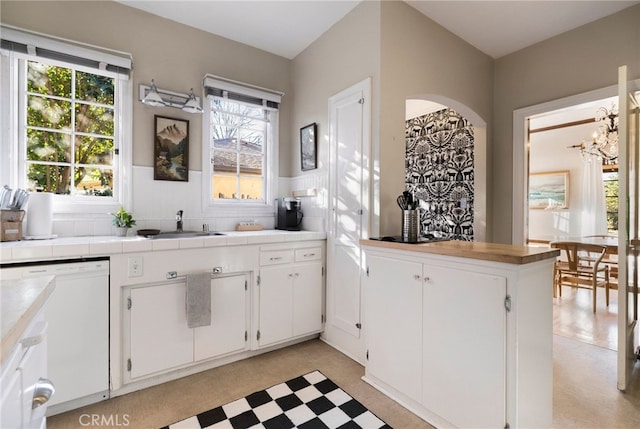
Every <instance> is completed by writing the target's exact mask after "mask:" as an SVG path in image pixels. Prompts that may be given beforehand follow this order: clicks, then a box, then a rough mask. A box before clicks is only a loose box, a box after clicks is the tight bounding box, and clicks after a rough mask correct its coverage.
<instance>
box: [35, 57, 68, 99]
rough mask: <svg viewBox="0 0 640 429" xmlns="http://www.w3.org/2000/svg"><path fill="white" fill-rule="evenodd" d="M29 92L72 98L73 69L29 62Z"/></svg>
mask: <svg viewBox="0 0 640 429" xmlns="http://www.w3.org/2000/svg"><path fill="white" fill-rule="evenodd" d="M27 91H29V92H37V93H38V94H47V95H54V96H58V97H65V98H71V69H67V68H63V67H56V66H50V65H48V64H43V63H38V62H34V61H29V62H28V65H27Z"/></svg>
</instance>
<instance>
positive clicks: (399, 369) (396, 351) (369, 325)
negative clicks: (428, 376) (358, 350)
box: [365, 256, 422, 399]
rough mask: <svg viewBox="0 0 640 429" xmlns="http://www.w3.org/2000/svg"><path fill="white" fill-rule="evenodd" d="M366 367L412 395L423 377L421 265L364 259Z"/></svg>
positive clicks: (414, 394) (375, 374) (376, 258)
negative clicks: (365, 274)
mask: <svg viewBox="0 0 640 429" xmlns="http://www.w3.org/2000/svg"><path fill="white" fill-rule="evenodd" d="M367 261H368V268H369V278H368V281H367V282H366V285H367V314H366V320H367V322H366V325H365V326H366V331H367V356H368V358H367V371H368V372H369V373H370V374H372V375H374V376H375V377H377V378H379V379H381V380H385V382H387V383H388V384H389V385H390V386H393V387H394V388H395V389H397V390H398V391H400V392H402V393H404V394H405V395H408V396H409V397H411V398H416V399H418V398H420V395H421V393H422V390H421V376H422V339H421V336H422V264H420V263H417V262H411V261H402V260H399V259H392V258H387V257H382V256H370V257H369V258H368V260H367Z"/></svg>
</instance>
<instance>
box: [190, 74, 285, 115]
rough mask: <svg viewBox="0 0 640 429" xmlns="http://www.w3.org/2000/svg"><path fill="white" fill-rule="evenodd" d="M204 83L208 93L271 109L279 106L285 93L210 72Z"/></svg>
mask: <svg viewBox="0 0 640 429" xmlns="http://www.w3.org/2000/svg"><path fill="white" fill-rule="evenodd" d="M203 84H204V89H205V94H206V95H210V96H214V97H223V98H229V99H232V100H236V101H241V102H245V103H249V104H255V105H259V106H263V107H267V108H271V109H277V108H278V106H279V105H280V102H281V101H282V96H283V95H284V92H280V91H275V90H272V89H267V88H262V87H259V86H255V85H251V84H247V83H243V82H238V81H235V80H231V79H226V78H223V77H220V76H214V75H209V74H208V75H205V77H204V80H203Z"/></svg>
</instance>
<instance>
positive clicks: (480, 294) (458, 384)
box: [422, 265, 507, 428]
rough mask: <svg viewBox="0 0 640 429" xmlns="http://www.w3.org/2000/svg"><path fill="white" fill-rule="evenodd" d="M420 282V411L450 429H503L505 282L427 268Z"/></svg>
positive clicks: (461, 272) (474, 273) (476, 273)
mask: <svg viewBox="0 0 640 429" xmlns="http://www.w3.org/2000/svg"><path fill="white" fill-rule="evenodd" d="M424 277H425V281H424V308H423V314H424V318H423V335H424V337H423V344H424V347H423V356H424V361H423V367H422V368H423V379H422V380H423V404H424V406H425V407H426V408H428V409H429V410H431V411H433V412H434V413H436V414H438V415H439V416H440V417H442V418H444V419H447V420H448V421H449V422H450V423H451V424H453V425H454V426H456V427H487V428H489V427H493V428H498V427H505V422H506V401H505V395H506V374H505V368H506V358H505V355H506V326H507V315H506V310H505V307H504V300H505V297H506V294H507V285H506V279H505V278H504V277H498V276H494V275H487V274H482V273H478V272H472V271H463V270H460V269H453V268H444V267H436V266H431V265H427V266H425V268H424ZM451 398H455V401H452V400H451ZM463 410H464V411H463Z"/></svg>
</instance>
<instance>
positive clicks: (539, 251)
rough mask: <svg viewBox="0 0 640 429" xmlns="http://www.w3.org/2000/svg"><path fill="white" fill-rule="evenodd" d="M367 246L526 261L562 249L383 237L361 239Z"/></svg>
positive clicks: (496, 260) (493, 259)
mask: <svg viewBox="0 0 640 429" xmlns="http://www.w3.org/2000/svg"><path fill="white" fill-rule="evenodd" d="M360 244H362V245H364V246H371V247H378V248H386V249H397V250H406V251H411V252H421V253H430V254H433V255H445V256H457V257H460V258H469V259H480V260H484V261H494V262H503V263H506V264H515V265H524V264H530V263H532V262H537V261H542V260H544V259H552V258H556V257H557V256H559V255H560V251H559V250H558V249H550V248H546V247H533V246H512V245H510V244H497V243H482V242H477V241H454V240H452V241H437V242H433V243H420V244H408V243H397V242H391V241H379V240H360Z"/></svg>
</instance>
